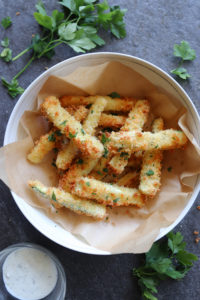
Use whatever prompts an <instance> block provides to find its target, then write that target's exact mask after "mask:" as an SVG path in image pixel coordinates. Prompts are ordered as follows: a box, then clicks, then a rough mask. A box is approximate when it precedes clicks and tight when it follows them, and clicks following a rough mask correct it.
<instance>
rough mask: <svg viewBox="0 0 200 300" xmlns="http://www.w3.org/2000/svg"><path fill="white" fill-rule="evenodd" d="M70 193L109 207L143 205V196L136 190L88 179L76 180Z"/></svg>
mask: <svg viewBox="0 0 200 300" xmlns="http://www.w3.org/2000/svg"><path fill="white" fill-rule="evenodd" d="M72 193H74V194H76V195H78V196H80V197H83V198H89V199H93V200H95V201H97V202H99V203H103V204H105V205H109V206H128V205H134V206H137V207H142V206H143V204H144V196H143V195H142V194H141V193H140V191H139V190H137V189H133V188H126V187H120V186H118V185H111V184H109V183H105V182H102V181H99V180H96V179H92V178H88V177H82V178H80V179H79V180H77V181H76V182H75V184H74V186H73V187H72Z"/></svg>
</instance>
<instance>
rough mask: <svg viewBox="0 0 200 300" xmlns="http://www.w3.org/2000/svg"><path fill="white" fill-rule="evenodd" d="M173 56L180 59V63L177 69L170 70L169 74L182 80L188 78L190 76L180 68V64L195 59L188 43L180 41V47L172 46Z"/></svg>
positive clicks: (194, 54)
mask: <svg viewBox="0 0 200 300" xmlns="http://www.w3.org/2000/svg"><path fill="white" fill-rule="evenodd" d="M174 56H176V57H179V58H181V61H180V63H179V66H178V68H176V69H173V70H171V73H172V74H175V75H177V76H178V77H180V78H181V79H184V80H186V79H188V78H190V77H191V76H190V74H189V73H188V72H187V70H186V69H185V68H183V67H182V64H183V62H184V61H185V60H194V59H195V58H196V53H195V50H194V49H192V48H191V47H190V45H189V43H188V42H186V41H182V42H181V43H180V45H178V44H175V45H174Z"/></svg>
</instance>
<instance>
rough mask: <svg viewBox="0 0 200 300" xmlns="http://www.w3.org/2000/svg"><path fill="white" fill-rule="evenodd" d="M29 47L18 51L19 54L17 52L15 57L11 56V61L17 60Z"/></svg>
mask: <svg viewBox="0 0 200 300" xmlns="http://www.w3.org/2000/svg"><path fill="white" fill-rule="evenodd" d="M30 49H31V47H28V48H26V49H24V50H23V51H22V52H20V53H19V54H17V55H16V56H15V57H13V59H12V61H15V60H17V59H18V58H19V57H20V56H22V55H24V54H25V53H26V52H28V51H29V50H30Z"/></svg>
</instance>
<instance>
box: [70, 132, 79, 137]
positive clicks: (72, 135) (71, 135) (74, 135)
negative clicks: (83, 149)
mask: <svg viewBox="0 0 200 300" xmlns="http://www.w3.org/2000/svg"><path fill="white" fill-rule="evenodd" d="M76 136H77V132H76V133H75V134H73V133H71V132H69V138H70V139H73V138H75V137H76Z"/></svg>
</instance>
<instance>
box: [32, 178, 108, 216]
mask: <svg viewBox="0 0 200 300" xmlns="http://www.w3.org/2000/svg"><path fill="white" fill-rule="evenodd" d="M28 185H29V187H30V188H32V190H34V192H36V193H38V194H39V195H40V196H43V197H45V198H47V199H49V200H50V201H51V203H52V204H53V205H54V206H55V204H58V205H59V207H63V206H64V207H66V208H68V209H70V210H72V211H73V212H75V213H76V214H79V215H85V216H90V217H93V218H95V219H99V220H101V219H103V218H105V216H106V208H105V206H104V205H102V204H98V203H95V202H93V201H90V200H84V199H80V198H78V197H76V196H74V195H71V194H70V193H67V192H64V191H62V190H60V189H58V188H55V187H46V186H44V185H43V184H42V183H41V182H39V181H37V180H33V181H32V180H31V181H29V182H28Z"/></svg>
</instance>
